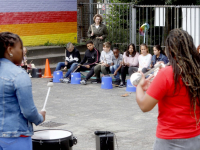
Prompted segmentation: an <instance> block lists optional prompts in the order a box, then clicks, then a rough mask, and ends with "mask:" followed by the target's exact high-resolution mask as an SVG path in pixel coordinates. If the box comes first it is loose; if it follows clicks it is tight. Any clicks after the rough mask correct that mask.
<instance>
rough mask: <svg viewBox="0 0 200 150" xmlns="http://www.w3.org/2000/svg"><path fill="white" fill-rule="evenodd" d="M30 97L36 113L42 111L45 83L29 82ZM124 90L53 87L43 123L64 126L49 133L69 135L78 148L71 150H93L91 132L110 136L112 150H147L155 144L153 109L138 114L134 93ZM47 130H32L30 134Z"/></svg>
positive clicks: (89, 87)
mask: <svg viewBox="0 0 200 150" xmlns="http://www.w3.org/2000/svg"><path fill="white" fill-rule="evenodd" d="M31 80H32V84H33V97H34V101H35V104H36V106H37V108H38V110H41V109H42V106H43V103H44V100H45V97H46V93H47V90H48V87H47V82H48V80H49V79H41V78H32V79H31ZM126 93H128V92H126V88H121V89H120V88H116V87H114V88H113V89H111V90H104V89H101V88H100V84H88V85H86V86H84V85H71V84H65V83H54V86H53V88H52V89H51V92H50V95H49V99H48V103H47V107H46V110H47V118H46V122H48V121H52V122H56V123H63V124H64V125H62V126H58V127H54V128H53V129H65V130H69V131H71V132H73V135H74V136H75V137H77V138H78V144H77V145H75V146H73V150H96V143H95V135H94V131H96V130H102V131H105V130H107V131H111V132H114V133H115V135H116V139H117V144H118V148H117V145H116V141H115V150H151V149H152V147H153V143H154V140H155V131H156V124H157V121H156V120H157V119H156V118H157V107H155V108H154V109H153V110H152V111H151V112H148V113H142V111H141V110H140V109H139V106H138V105H137V103H136V100H135V93H128V94H129V96H128V97H121V95H123V94H126ZM39 129H48V127H42V126H37V127H36V126H34V130H39Z"/></svg>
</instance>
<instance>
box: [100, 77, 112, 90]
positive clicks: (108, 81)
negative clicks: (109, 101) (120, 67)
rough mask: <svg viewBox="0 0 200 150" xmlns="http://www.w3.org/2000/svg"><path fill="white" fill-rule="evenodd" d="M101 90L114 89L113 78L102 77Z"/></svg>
mask: <svg viewBox="0 0 200 150" xmlns="http://www.w3.org/2000/svg"><path fill="white" fill-rule="evenodd" d="M101 88H102V89H112V88H113V86H112V77H107V76H104V77H102V82H101Z"/></svg>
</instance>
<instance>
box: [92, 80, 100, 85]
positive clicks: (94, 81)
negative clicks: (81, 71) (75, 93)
mask: <svg viewBox="0 0 200 150" xmlns="http://www.w3.org/2000/svg"><path fill="white" fill-rule="evenodd" d="M91 83H93V84H96V83H101V79H95V80H93V81H92V82H91Z"/></svg>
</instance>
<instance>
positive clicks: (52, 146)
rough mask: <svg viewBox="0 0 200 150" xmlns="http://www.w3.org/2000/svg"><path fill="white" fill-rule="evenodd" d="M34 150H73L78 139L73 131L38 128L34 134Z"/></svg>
mask: <svg viewBox="0 0 200 150" xmlns="http://www.w3.org/2000/svg"><path fill="white" fill-rule="evenodd" d="M32 143H33V150H72V146H73V145H76V144H77V139H76V137H74V136H73V135H72V132H70V131H67V130H59V129H49V130H48V129H47V130H38V131H35V132H34V135H33V136H32Z"/></svg>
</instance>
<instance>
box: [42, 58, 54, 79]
mask: <svg viewBox="0 0 200 150" xmlns="http://www.w3.org/2000/svg"><path fill="white" fill-rule="evenodd" d="M42 78H53V76H52V75H51V70H50V66H49V60H48V59H46V65H45V70H44V76H43V77H42Z"/></svg>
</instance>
